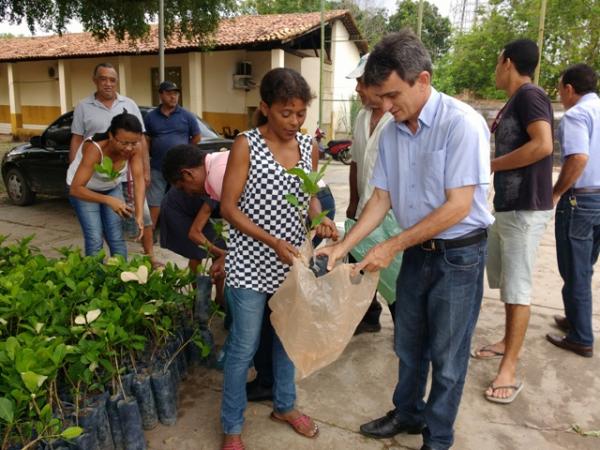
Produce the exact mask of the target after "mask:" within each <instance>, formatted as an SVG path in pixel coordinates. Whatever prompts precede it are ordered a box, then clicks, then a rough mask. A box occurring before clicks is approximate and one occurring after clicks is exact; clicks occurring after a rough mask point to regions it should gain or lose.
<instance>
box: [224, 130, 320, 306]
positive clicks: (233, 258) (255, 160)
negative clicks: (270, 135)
mask: <svg viewBox="0 0 600 450" xmlns="http://www.w3.org/2000/svg"><path fill="white" fill-rule="evenodd" d="M243 134H244V136H246V138H247V139H248V147H249V149H250V167H249V169H248V180H247V181H246V186H244V190H243V192H242V195H241V197H240V200H239V202H238V207H239V208H240V210H241V211H242V212H243V213H244V214H246V215H247V216H248V217H249V218H250V220H252V222H254V223H255V224H256V225H258V226H259V227H261V228H262V229H264V230H265V231H266V232H267V233H269V234H271V235H273V236H275V237H277V238H279V239H283V240H285V241H287V242H289V243H291V244H292V245H294V246H296V247H298V248H299V247H300V246H301V245H302V244H303V243H304V240H305V238H306V236H305V234H304V228H303V226H302V223H301V222H300V218H299V216H298V212H297V210H296V208H295V207H293V206H292V205H290V204H289V203H288V202H287V200H286V199H285V195H286V194H293V195H295V196H296V197H297V198H298V200H299V201H300V203H301V204H306V203H307V202H308V199H309V197H308V195H307V194H305V193H304V192H302V191H301V190H300V180H299V179H298V177H296V176H294V175H290V174H288V173H287V172H286V169H285V168H284V167H283V166H282V165H281V164H279V163H278V162H277V161H275V159H274V158H273V154H272V153H271V151H270V150H269V147H268V146H267V143H266V142H265V140H264V138H263V136H262V135H261V134H260V131H259V130H258V128H254V129H252V130H249V131H245V132H244V133H243ZM296 139H297V141H298V144H299V147H300V154H301V158H300V160H299V161H298V164H297V165H296V167H300V168H302V169H304V170H305V171H307V172H309V171H310V170H311V167H312V164H311V154H312V137H311V136H309V135H305V134H301V133H297V134H296ZM227 247H228V252H227V257H226V263H225V264H226V272H227V284H228V285H230V286H232V287H236V288H246V289H252V290H255V291H258V292H264V293H267V294H271V293H273V292H275V291H276V290H277V289H278V288H279V285H280V284H281V283H282V282H283V280H284V279H285V276H286V274H287V272H288V270H289V267H290V266H288V265H287V264H284V263H283V262H281V260H280V259H279V258H278V257H277V254H276V253H275V251H274V250H273V249H272V248H271V247H269V246H268V245H266V244H263V243H262V242H260V241H257V240H255V239H253V238H251V237H250V236H248V235H246V234H243V233H241V232H240V231H238V230H237V229H236V228H234V227H232V228H231V232H230V233H229V242H228V243H227Z"/></svg>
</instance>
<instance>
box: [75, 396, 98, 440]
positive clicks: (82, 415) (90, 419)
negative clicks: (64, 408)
mask: <svg viewBox="0 0 600 450" xmlns="http://www.w3.org/2000/svg"><path fill="white" fill-rule="evenodd" d="M99 419H100V414H99V409H98V408H97V407H96V408H94V407H91V406H88V407H87V408H83V409H81V410H80V412H79V417H78V422H79V426H80V427H82V428H83V429H84V433H83V434H85V435H89V436H86V437H85V442H86V445H90V447H82V448H86V449H88V448H89V449H90V450H92V449H93V450H100V445H99V442H98V428H99V425H98V423H99ZM83 434H82V435H83ZM82 435H80V436H82ZM92 440H93V442H92ZM92 443H93V446H92ZM77 445H80V444H77Z"/></svg>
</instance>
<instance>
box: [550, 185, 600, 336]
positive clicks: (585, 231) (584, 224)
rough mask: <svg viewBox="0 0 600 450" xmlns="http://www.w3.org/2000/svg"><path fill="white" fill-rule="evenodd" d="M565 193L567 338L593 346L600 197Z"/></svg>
mask: <svg viewBox="0 0 600 450" xmlns="http://www.w3.org/2000/svg"><path fill="white" fill-rule="evenodd" d="M570 197H571V193H570V192H567V193H566V194H564V195H563V196H562V197H561V198H560V200H559V202H558V205H557V206H556V222H555V228H554V234H555V237H556V256H557V259H558V270H559V272H560V276H561V277H562V279H563V282H564V284H563V288H562V298H563V303H564V305H565V315H566V316H567V320H568V321H569V325H570V327H571V329H570V331H569V333H568V334H567V339H568V340H569V341H571V342H575V343H577V344H581V345H586V346H592V345H593V344H594V334H593V332H592V275H593V274H594V264H595V263H596V261H597V260H598V253H599V252H600V194H575V195H573V196H572V198H573V200H574V201H575V202H576V205H574V206H572V205H571V203H570Z"/></svg>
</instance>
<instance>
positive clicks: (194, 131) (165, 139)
mask: <svg viewBox="0 0 600 450" xmlns="http://www.w3.org/2000/svg"><path fill="white" fill-rule="evenodd" d="M180 92H181V91H180V89H179V88H178V87H177V85H176V84H175V83H173V82H171V81H163V82H162V83H160V86H159V87H158V95H159V97H160V105H159V106H158V107H156V108H154V109H153V110H152V111H150V112H149V113H148V114H147V115H146V118H145V119H144V124H145V125H146V134H147V137H148V140H149V147H150V157H151V159H150V171H151V182H150V187H149V188H148V191H147V192H146V197H147V199H148V205H149V206H150V215H151V216H152V223H153V224H154V227H155V228H156V222H157V221H158V216H159V214H160V202H161V201H162V199H163V197H164V195H165V192H166V189H167V181H166V180H165V179H164V177H163V175H162V162H163V158H164V156H165V155H166V153H167V152H168V151H169V149H170V148H172V147H174V146H176V145H179V144H197V143H198V142H200V126H199V124H198V120H197V119H196V117H195V116H194V115H193V114H192V113H191V112H189V111H188V110H186V109H184V108H182V107H181V106H179V94H180Z"/></svg>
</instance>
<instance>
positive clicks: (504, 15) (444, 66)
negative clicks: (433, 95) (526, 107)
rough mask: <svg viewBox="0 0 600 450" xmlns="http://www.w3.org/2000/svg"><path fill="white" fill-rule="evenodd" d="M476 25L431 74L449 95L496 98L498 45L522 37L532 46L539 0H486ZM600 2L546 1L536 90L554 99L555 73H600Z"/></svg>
mask: <svg viewBox="0 0 600 450" xmlns="http://www.w3.org/2000/svg"><path fill="white" fill-rule="evenodd" d="M489 5H490V6H489V9H487V10H482V11H481V12H480V17H479V19H478V25H477V26H475V27H474V28H473V29H471V30H470V31H469V32H467V33H464V34H461V35H458V36H456V37H455V39H454V41H453V43H452V47H453V48H452V50H451V51H450V52H449V53H448V54H447V55H446V56H445V57H444V58H442V60H441V61H440V62H439V64H438V65H437V67H436V71H434V83H436V85H437V86H438V87H440V88H441V89H443V90H445V92H448V93H451V94H452V93H461V92H463V91H466V90H469V91H472V92H473V93H475V94H476V95H478V96H481V97H501V96H503V93H500V92H498V91H497V90H496V89H495V82H494V67H495V65H496V59H497V57H498V54H499V52H500V50H501V49H502V46H503V45H504V44H506V43H508V42H510V41H511V40H513V39H516V38H520V37H527V38H530V39H533V40H535V41H537V35H538V23H539V12H540V0H491V1H490V2H489ZM599 47H600V2H598V1H597V0H570V1H569V2H564V1H562V0H548V5H547V12H546V23H545V33H544V44H543V48H542V58H541V76H540V85H541V86H542V87H543V88H544V89H545V90H546V91H547V92H548V93H549V94H550V95H555V94H556V85H557V82H558V78H559V76H560V72H561V71H562V70H564V69H565V68H566V67H567V66H569V65H571V64H574V63H578V62H585V63H587V64H589V65H590V66H592V67H594V68H596V69H598V68H600V54H599V52H598V48H599Z"/></svg>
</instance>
